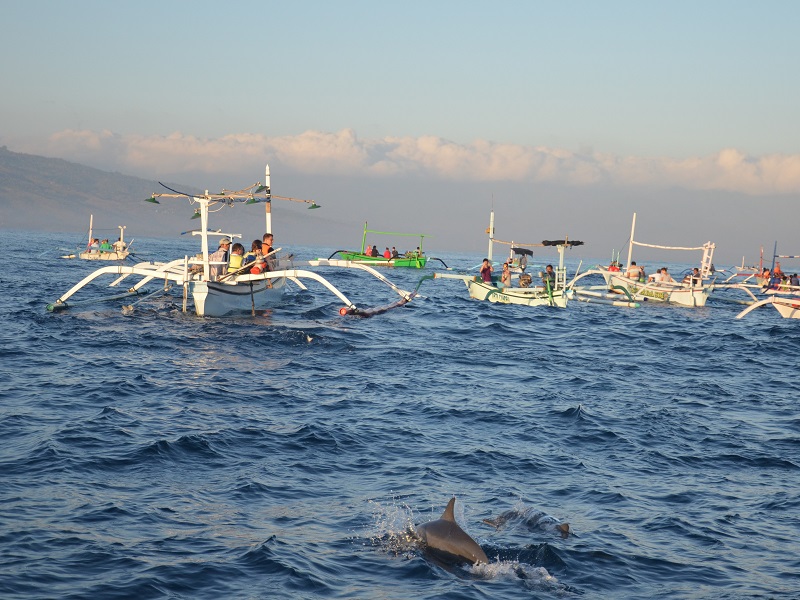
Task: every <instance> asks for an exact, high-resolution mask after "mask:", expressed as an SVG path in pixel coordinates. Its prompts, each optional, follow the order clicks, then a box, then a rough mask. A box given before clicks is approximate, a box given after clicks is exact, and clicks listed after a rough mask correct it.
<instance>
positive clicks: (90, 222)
mask: <svg viewBox="0 0 800 600" xmlns="http://www.w3.org/2000/svg"><path fill="white" fill-rule="evenodd" d="M93 219H94V215H89V246H91V245H92V241H93V240H94V238H93V237H92V222H93Z"/></svg>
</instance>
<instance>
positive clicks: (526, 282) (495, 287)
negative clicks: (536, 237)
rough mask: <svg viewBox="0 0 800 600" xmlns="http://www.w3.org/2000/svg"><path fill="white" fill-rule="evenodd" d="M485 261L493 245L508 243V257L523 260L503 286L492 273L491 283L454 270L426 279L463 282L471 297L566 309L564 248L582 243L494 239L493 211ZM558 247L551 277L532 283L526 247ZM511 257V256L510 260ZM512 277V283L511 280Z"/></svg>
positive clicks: (581, 243) (490, 258) (531, 254)
mask: <svg viewBox="0 0 800 600" xmlns="http://www.w3.org/2000/svg"><path fill="white" fill-rule="evenodd" d="M486 233H488V234H489V250H488V256H487V258H488V259H489V262H490V263H491V262H492V257H493V246H494V244H505V245H508V246H510V248H511V253H512V257H513V256H514V255H515V254H516V255H517V256H519V257H520V258H522V257H524V260H522V261H521V263H520V262H517V264H516V265H515V268H516V271H517V272H516V273H515V274H514V275H513V276H512V285H511V286H504V285H503V284H502V283H501V282H500V277H498V276H492V280H491V282H486V281H483V279H482V278H481V277H480V276H479V275H457V274H455V273H434V274H433V275H431V276H429V278H430V279H457V280H460V281H463V282H464V284H465V285H466V286H467V291H468V292H469V297H470V298H472V299H474V300H488V301H489V302H497V303H500V304H518V305H521V306H554V307H558V308H566V306H567V302H568V300H569V299H570V298H571V297H572V291H571V290H569V289H567V269H566V267H565V266H564V251H565V250H566V249H567V248H572V247H573V246H581V245H583V242H579V241H576V240H569V239H563V240H554V241H548V240H545V241H543V242H541V243H540V244H515V243H514V242H506V241H503V240H498V239H495V237H494V210H492V211H491V213H490V217H489V228H488V229H487V230H486ZM552 246H555V247H556V248H557V249H558V267H556V268H555V269H554V272H553V275H552V278H550V277H547V276H545V274H544V273H539V277H540V278H541V281H542V284H541V285H533V277H532V276H531V275H530V274H528V273H525V272H524V271H525V268H526V267H527V257H528V256H533V251H531V250H529V248H534V247H539V248H544V247H552ZM509 260H511V257H510V259H509ZM514 280H516V285H514V284H513V281H514Z"/></svg>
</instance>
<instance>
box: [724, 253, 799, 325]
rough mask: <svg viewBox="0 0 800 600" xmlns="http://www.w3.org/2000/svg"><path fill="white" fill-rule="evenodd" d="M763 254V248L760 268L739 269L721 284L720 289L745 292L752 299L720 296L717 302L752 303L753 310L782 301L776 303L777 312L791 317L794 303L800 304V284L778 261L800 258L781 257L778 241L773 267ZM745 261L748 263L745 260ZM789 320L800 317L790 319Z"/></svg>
mask: <svg viewBox="0 0 800 600" xmlns="http://www.w3.org/2000/svg"><path fill="white" fill-rule="evenodd" d="M763 255H764V250H763V248H762V249H761V258H760V260H759V265H758V266H757V267H749V268H748V269H747V270H744V269H742V270H740V271H738V270H737V272H736V273H734V274H733V275H731V276H730V277H728V278H727V279H726V280H725V281H723V282H722V283H721V284H717V288H718V289H722V290H739V291H742V292H744V293H745V294H746V295H747V297H748V299H747V300H738V299H735V298H730V297H721V298H716V296H715V299H717V300H721V301H724V302H732V303H737V304H749V305H751V306H753V308H758V307H759V306H764V305H766V304H773V303H772V302H769V301H768V300H769V298H771V297H775V298H780V299H781V300H779V301H777V302H776V303H774V306H775V308H776V310H778V312H780V313H781V314H782V315H784V313H786V315H789V314H791V313H792V311H793V307H794V304H795V303H797V302H798V301H800V285H797V280H796V279H795V278H794V277H791V278H790V277H789V276H788V275H786V274H784V273H783V272H782V269H781V266H780V265H781V263H780V262H779V261H778V259H798V258H800V255H794V254H778V243H777V242H775V250H774V252H773V255H772V264H771V265H770V266H769V267H766V266H765V265H764V256H763ZM742 262H743V263H744V261H742ZM737 269H738V268H737ZM793 281H794V282H795V283H794V285H793V284H792V282H793ZM755 305H757V306H755ZM749 312H750V311H749V310H745V311H744V312H743V313H742V315H741V316H744V315H745V314H747V313H749ZM786 315H784V316H786ZM788 318H797V317H795V316H790V317H788Z"/></svg>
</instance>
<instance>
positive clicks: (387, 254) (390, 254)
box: [366, 244, 422, 260]
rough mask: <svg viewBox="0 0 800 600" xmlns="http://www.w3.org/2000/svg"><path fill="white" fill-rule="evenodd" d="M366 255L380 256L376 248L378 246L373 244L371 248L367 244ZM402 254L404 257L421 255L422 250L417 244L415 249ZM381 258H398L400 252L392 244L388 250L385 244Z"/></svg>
mask: <svg viewBox="0 0 800 600" xmlns="http://www.w3.org/2000/svg"><path fill="white" fill-rule="evenodd" d="M366 255H367V256H371V257H373V258H378V257H379V256H381V254H380V251H379V250H378V246H376V245H374V244H373V246H372V248H370V247H369V246H368V247H367V250H366ZM403 256H405V257H412V256H422V250H420V249H419V246H417V249H416V250H414V251H409V252H406V253H405V254H404V255H403ZM383 258H385V259H386V260H391V259H393V258H400V253H399V252H398V251H397V248H395V247H394V246H392V249H391V250H389V247H388V246H387V247H386V250H384V251H383Z"/></svg>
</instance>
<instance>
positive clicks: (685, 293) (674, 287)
mask: <svg viewBox="0 0 800 600" xmlns="http://www.w3.org/2000/svg"><path fill="white" fill-rule="evenodd" d="M635 228H636V213H634V214H633V223H632V224H631V238H630V243H629V246H628V262H627V264H626V265H625V270H620V271H612V270H610V269H608V268H607V267H600V268H598V269H594V270H591V271H586V272H585V273H583V274H581V275H580V276H579V277H578V278H576V279H574V280H573V281H572V283H571V284H570V287H572V288H573V289H575V290H576V291H578V288H574V284H575V283H576V282H577V281H578V279H581V278H583V277H586V276H588V275H592V274H600V275H602V276H603V278H604V279H605V282H606V286H607V288H608V290H609V291H611V292H612V293H624V294H626V295H627V296H628V297H629V299H630V300H632V301H644V300H647V301H655V302H665V303H669V304H678V305H680V306H692V307H699V306H705V304H706V301H707V300H708V296H709V294H711V292H712V291H713V289H714V278H713V275H712V259H713V256H714V248H715V244H713V243H711V242H706V243H705V244H703V245H702V246H697V247H692V248H686V247H680V246H660V245H656V244H645V243H642V242H637V241H635V239H634V230H635ZM633 246H642V247H646V248H659V249H661V250H702V251H703V257H702V259H701V261H700V268H699V272H700V277H697V278H695V277H687V278H686V280H685V281H670V282H666V281H643V280H642V279H643V278H642V277H636V278H634V277H633V270H634V269H635V268H636V265H635V264H634V265H633V267H634V269H631V264H632V262H631V258H632V255H633ZM629 274H631V276H629ZM709 280H711V281H710V282H708V281H709ZM583 291H590V290H588V289H586V288H584V290H583Z"/></svg>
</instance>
